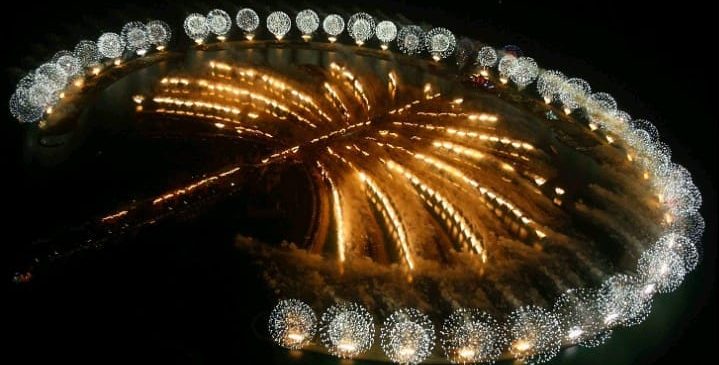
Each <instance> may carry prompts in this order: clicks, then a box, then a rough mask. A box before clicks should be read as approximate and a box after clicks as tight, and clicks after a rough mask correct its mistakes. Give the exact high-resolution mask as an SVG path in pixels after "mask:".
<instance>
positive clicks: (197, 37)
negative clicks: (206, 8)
mask: <svg viewBox="0 0 719 365" xmlns="http://www.w3.org/2000/svg"><path fill="white" fill-rule="evenodd" d="M182 27H183V28H184V29H185V34H187V36H188V37H190V39H192V40H193V41H195V43H202V42H204V41H205V39H206V38H207V36H208V35H210V27H208V26H207V18H205V16H204V15H202V14H199V13H192V14H190V15H188V16H187V17H186V18H185V22H184V23H183V25H182Z"/></svg>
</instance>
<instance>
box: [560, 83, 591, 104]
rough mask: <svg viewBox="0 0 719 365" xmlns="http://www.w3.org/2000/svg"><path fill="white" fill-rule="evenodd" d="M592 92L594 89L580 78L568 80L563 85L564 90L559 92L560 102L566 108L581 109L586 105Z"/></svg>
mask: <svg viewBox="0 0 719 365" xmlns="http://www.w3.org/2000/svg"><path fill="white" fill-rule="evenodd" d="M591 92H592V87H591V86H589V83H588V82H586V81H584V80H582V79H580V78H576V77H573V78H571V79H568V80H567V81H566V82H564V84H563V85H562V88H561V90H560V91H559V101H561V102H562V105H563V106H564V108H566V109H568V110H574V109H577V108H579V107H580V106H581V105H582V104H583V103H584V101H585V100H586V98H587V96H588V95H589V94H590V93H591Z"/></svg>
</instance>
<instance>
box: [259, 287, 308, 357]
mask: <svg viewBox="0 0 719 365" xmlns="http://www.w3.org/2000/svg"><path fill="white" fill-rule="evenodd" d="M316 330H317V316H316V315H315V312H314V311H313V310H312V308H310V306H308V305H307V304H305V303H304V302H302V301H299V300H297V299H286V300H283V301H280V302H279V303H277V305H276V306H275V308H274V309H272V313H270V321H269V331H270V336H271V337H272V340H273V341H275V343H277V344H278V345H280V346H282V347H285V348H288V349H293V350H297V349H301V348H302V347H304V346H306V345H307V344H308V343H310V342H311V341H312V338H313V337H314V336H315V331H316Z"/></svg>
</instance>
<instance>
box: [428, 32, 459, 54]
mask: <svg viewBox="0 0 719 365" xmlns="http://www.w3.org/2000/svg"><path fill="white" fill-rule="evenodd" d="M424 44H425V47H426V48H427V51H428V52H429V54H430V55H432V58H434V59H435V60H437V61H438V60H441V59H443V58H447V57H449V56H451V55H452V53H453V52H454V48H455V46H456V45H457V39H456V38H455V37H454V34H452V32H450V31H449V30H448V29H447V28H432V29H431V30H430V31H429V32H427V35H426V36H425V38H424Z"/></svg>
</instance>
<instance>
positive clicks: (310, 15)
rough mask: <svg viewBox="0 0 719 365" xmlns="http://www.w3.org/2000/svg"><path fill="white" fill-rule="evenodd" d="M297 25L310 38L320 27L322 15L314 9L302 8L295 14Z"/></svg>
mask: <svg viewBox="0 0 719 365" xmlns="http://www.w3.org/2000/svg"><path fill="white" fill-rule="evenodd" d="M295 26H296V27H297V29H299V31H300V32H301V33H302V35H303V36H304V37H305V38H309V37H310V36H312V33H314V32H315V31H316V30H317V28H319V27H320V17H319V16H318V15H317V13H316V12H315V11H314V10H312V9H305V10H302V11H300V12H299V13H297V16H295Z"/></svg>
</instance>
